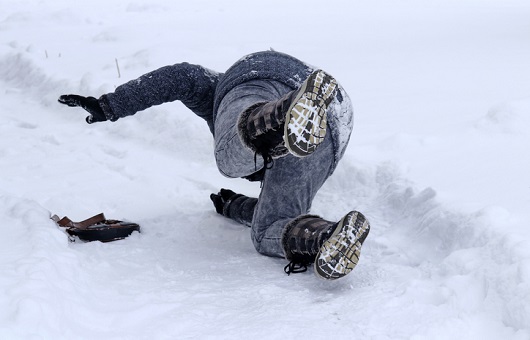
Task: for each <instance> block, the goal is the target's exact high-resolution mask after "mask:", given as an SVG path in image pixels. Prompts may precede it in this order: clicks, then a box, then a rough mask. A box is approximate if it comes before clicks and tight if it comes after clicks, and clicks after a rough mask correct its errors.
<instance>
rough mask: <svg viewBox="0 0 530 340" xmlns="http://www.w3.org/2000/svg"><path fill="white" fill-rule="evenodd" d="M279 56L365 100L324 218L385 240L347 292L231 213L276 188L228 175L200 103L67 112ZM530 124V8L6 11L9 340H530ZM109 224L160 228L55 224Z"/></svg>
mask: <svg viewBox="0 0 530 340" xmlns="http://www.w3.org/2000/svg"><path fill="white" fill-rule="evenodd" d="M270 47H272V48H274V49H275V50H278V51H282V52H286V53H289V54H292V55H294V56H296V57H298V58H299V59H302V60H304V61H306V62H308V63H311V64H313V65H316V66H319V67H321V68H323V69H325V70H327V71H328V72H329V73H331V74H333V75H334V76H335V77H336V78H337V79H338V80H339V81H340V82H341V83H342V84H343V86H344V87H345V88H346V89H347V91H348V92H349V94H350V96H351V98H352V101H353V104H354V109H355V127H354V132H353V134H352V138H351V140H350V145H349V147H348V150H347V152H346V155H345V157H344V158H343V160H342V162H341V164H340V166H339V167H338V169H337V171H336V173H335V174H334V175H333V176H332V177H331V178H330V179H329V180H328V182H327V183H326V185H325V186H324V187H323V188H322V189H321V191H320V192H319V194H318V195H317V198H316V200H315V202H314V206H313V210H312V213H315V214H320V215H322V216H323V217H325V218H327V219H330V220H337V219H339V218H340V217H342V216H343V215H344V214H345V213H346V212H348V211H349V210H351V209H357V210H360V211H362V212H364V213H365V214H366V216H367V217H368V218H369V220H370V222H371V225H372V229H371V233H370V236H369V237H368V239H367V241H366V243H365V246H364V247H363V253H362V256H361V261H360V262H359V265H358V267H357V268H356V269H355V271H354V272H352V274H350V275H349V276H348V277H346V278H344V279H343V280H339V281H338V282H324V281H322V280H319V279H317V278H316V277H315V276H314V275H313V273H312V272H308V273H304V274H297V275H291V276H287V275H286V274H284V272H283V266H284V265H285V264H286V261H285V260H283V259H276V258H268V257H264V256H261V255H259V254H258V253H257V252H256V251H255V250H254V248H253V246H252V243H251V241H250V236H249V230H248V229H247V228H246V227H243V226H240V225H237V224H235V223H233V222H231V221H229V220H227V219H225V218H223V217H221V216H219V215H217V214H216V213H215V211H214V209H213V205H212V203H211V202H210V199H209V194H210V193H212V192H217V191H218V190H219V189H220V188H221V187H226V188H231V189H233V190H235V191H238V192H242V193H244V194H247V195H252V196H255V195H257V194H258V193H259V184H257V183H249V182H246V181H244V180H240V179H227V178H224V177H222V176H221V175H220V174H218V172H217V169H216V166H215V162H214V158H213V147H212V144H213V142H212V137H211V136H210V134H209V130H208V128H207V126H206V124H205V123H204V122H203V121H202V120H201V119H200V118H197V117H195V116H194V115H193V113H191V112H190V111H188V110H187V109H186V108H185V107H184V106H183V105H182V104H180V103H170V104H165V105H162V106H158V107H154V108H151V109H149V110H146V111H144V112H140V113H138V114H136V115H135V116H133V117H128V118H125V119H122V120H119V121H118V122H116V123H98V124H94V125H88V124H86V123H85V122H84V118H85V116H86V114H85V112H84V111H83V110H82V109H79V108H68V107H66V106H63V105H61V104H59V103H57V98H58V97H59V96H60V95H61V94H67V93H76V94H82V95H92V96H95V97H98V96H100V95H101V94H103V93H106V92H109V91H112V90H113V89H114V88H115V87H116V86H118V85H120V84H122V83H124V82H126V81H128V80H131V79H135V78H136V77H138V76H140V75H141V74H143V73H146V72H148V71H151V70H153V69H156V68H158V67H161V66H165V65H168V64H174V63H178V62H183V61H187V62H190V63H195V64H201V65H204V66H206V67H209V68H211V69H214V70H217V71H221V72H222V71H225V70H226V69H227V68H228V67H229V66H230V65H232V63H234V62H235V61H236V60H237V59H239V58H240V57H242V56H243V55H245V54H248V53H251V52H255V51H259V50H265V49H269V48H270ZM117 66H119V70H120V76H121V77H118V69H117ZM529 128H530V3H529V2H528V1H527V0H520V1H517V0H498V1H493V0H483V1H479V0H475V1H473V0H466V1H456V0H444V1H441V0H433V1H419V0H400V1H391V0H385V1H383V0H375V1H357V0H354V1H339V0H329V1H313V0H311V1H280V0H274V1H266V2H255V1H244V0H233V1H204V0H199V1H163V0H127V1H102V0H91V1H73V0H68V1H66V0H54V1H37V0H20V1H9V0H0V231H1V233H0V270H1V271H0V274H1V275H0V338H1V339H41V338H42V339H192V338H197V339H234V338H245V339H324V338H327V339H329V338H340V339H521V340H523V339H530V230H529V225H528V221H529V218H530V212H529V209H530V179H529V175H530V157H529V150H530V149H529V148H530V132H529ZM99 212H104V213H105V214H106V216H107V217H108V218H114V219H126V220H131V221H135V222H138V223H139V224H140V225H141V227H142V232H141V233H135V234H133V235H132V236H130V237H129V238H127V239H125V240H121V241H117V242H113V243H107V244H103V243H100V242H92V243H78V242H77V243H69V242H68V239H67V236H66V234H65V233H64V231H62V230H60V229H59V228H58V227H57V226H56V225H55V224H54V222H52V221H51V220H50V219H49V217H50V215H51V214H58V215H60V216H64V215H67V216H69V217H70V218H72V219H73V220H82V219H85V218H87V217H90V216H92V215H94V214H96V213H99Z"/></svg>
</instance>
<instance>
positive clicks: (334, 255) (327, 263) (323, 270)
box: [314, 211, 370, 280]
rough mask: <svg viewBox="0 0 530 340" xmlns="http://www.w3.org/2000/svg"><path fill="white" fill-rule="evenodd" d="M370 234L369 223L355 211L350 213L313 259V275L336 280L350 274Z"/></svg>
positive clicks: (340, 222)
mask: <svg viewBox="0 0 530 340" xmlns="http://www.w3.org/2000/svg"><path fill="white" fill-rule="evenodd" d="M369 232H370V223H369V222H368V220H367V219H366V217H365V216H364V215H363V214H361V213H360V212H357V211H351V212H349V213H348V214H347V215H346V216H344V217H343V218H342V219H341V220H340V221H339V223H338V225H337V228H335V230H334V231H333V233H332V234H331V237H330V238H329V239H328V240H327V241H326V242H324V244H323V245H322V247H321V248H320V251H319V252H318V254H317V256H316V258H315V264H314V266H315V274H316V275H317V276H318V277H321V278H323V279H326V280H336V279H340V278H341V277H343V276H345V275H347V274H348V273H350V272H351V271H352V270H353V269H354V268H355V266H356V265H357V263H358V262H359V257H360V256H361V246H362V244H363V242H364V240H365V239H366V237H367V236H368V233H369Z"/></svg>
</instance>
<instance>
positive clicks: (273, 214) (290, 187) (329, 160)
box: [214, 80, 336, 257]
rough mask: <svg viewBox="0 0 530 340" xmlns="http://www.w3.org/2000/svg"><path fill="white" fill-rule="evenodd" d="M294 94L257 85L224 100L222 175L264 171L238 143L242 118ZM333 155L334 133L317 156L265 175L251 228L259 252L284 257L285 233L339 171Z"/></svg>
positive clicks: (218, 132) (218, 144) (219, 148)
mask: <svg viewBox="0 0 530 340" xmlns="http://www.w3.org/2000/svg"><path fill="white" fill-rule="evenodd" d="M291 90H292V89H291V88H289V87H288V86H286V85H284V84H282V83H280V82H277V81H272V80H252V81H249V82H246V83H243V84H242V85H239V86H236V87H235V88H234V89H232V90H231V91H230V92H229V93H228V94H227V95H226V96H225V97H224V98H223V100H222V101H221V103H220V105H219V109H218V111H217V116H216V118H215V125H214V127H215V133H214V139H215V159H216V162H217V167H218V168H219V171H220V172H221V173H222V174H223V175H225V176H227V177H233V178H236V177H243V176H248V175H250V174H252V173H254V172H255V171H256V170H259V169H260V168H261V167H262V166H263V160H262V158H261V156H259V155H258V156H257V158H255V155H254V152H253V151H251V150H250V149H249V148H248V147H246V146H245V145H244V144H243V143H242V142H241V140H240V138H239V135H238V131H237V129H238V127H237V122H238V118H239V115H240V114H241V113H242V112H243V111H244V110H245V109H246V108H248V107H249V106H251V105H252V104H255V103H257V102H263V101H272V100H277V99H279V98H280V97H282V96H283V95H284V94H286V93H287V92H289V91H291ZM334 154H335V150H334V149H333V143H332V141H331V133H327V134H326V138H325V140H324V142H323V143H322V144H321V145H320V146H319V148H318V149H317V150H316V151H315V152H314V153H313V154H312V155H310V156H308V157H305V158H298V157H295V156H292V155H290V154H289V155H287V156H285V157H282V158H279V159H275V160H274V162H273V164H272V167H271V168H270V169H267V170H266V171H265V176H264V179H263V182H262V190H261V193H260V195H259V198H258V202H257V204H256V206H255V209H254V214H253V219H252V223H251V238H252V242H253V243H254V246H255V248H256V250H257V251H258V252H259V253H261V254H263V255H268V256H277V257H284V251H283V249H282V245H281V238H282V232H283V229H284V227H285V225H286V224H287V223H288V222H290V221H291V220H293V219H294V218H296V217H298V216H300V215H304V214H307V213H308V212H309V209H310V208H311V203H312V201H313V198H314V197H315V195H316V193H317V191H318V190H319V189H320V187H321V186H322V185H323V184H324V182H325V181H326V179H327V178H328V177H329V176H330V175H331V173H332V172H333V169H334V168H335V165H336V164H334V161H335V160H334ZM255 160H256V161H257V162H256V163H255ZM269 166H270V165H269Z"/></svg>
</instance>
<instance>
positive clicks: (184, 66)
mask: <svg viewBox="0 0 530 340" xmlns="http://www.w3.org/2000/svg"><path fill="white" fill-rule="evenodd" d="M219 75H220V74H219V73H217V72H215V71H212V70H209V69H207V68H205V67H202V66H200V65H193V64H188V63H180V64H175V65H172V66H165V67H161V68H159V69H157V70H155V71H152V72H149V73H147V74H144V75H143V76H141V77H140V78H138V79H135V80H131V81H129V82H127V83H125V84H123V85H120V86H118V87H117V88H116V90H115V91H114V92H112V93H107V94H104V95H103V96H101V97H100V98H99V104H100V106H101V108H102V109H103V112H104V113H105V115H106V117H107V119H108V120H110V121H116V120H118V119H119V118H122V117H126V116H130V115H133V114H135V113H136V112H138V111H142V110H145V109H147V108H149V107H151V106H154V105H159V104H162V103H167V102H172V101H175V100H180V101H181V102H182V103H183V104H184V105H186V106H187V107H188V108H189V109H190V110H192V111H193V112H194V113H195V114H197V115H198V116H200V117H202V118H204V119H205V120H206V121H207V122H208V125H210V127H211V124H212V120H213V102H214V95H215V89H216V87H217V82H218V79H219Z"/></svg>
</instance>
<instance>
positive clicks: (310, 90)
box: [284, 70, 337, 157]
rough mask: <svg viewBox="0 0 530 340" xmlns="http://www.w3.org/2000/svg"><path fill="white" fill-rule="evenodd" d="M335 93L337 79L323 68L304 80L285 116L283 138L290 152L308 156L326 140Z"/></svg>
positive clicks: (299, 155)
mask: <svg viewBox="0 0 530 340" xmlns="http://www.w3.org/2000/svg"><path fill="white" fill-rule="evenodd" d="M336 92H337V81H336V80H335V79H334V78H333V77H332V76H330V75H329V74H327V73H325V72H324V71H322V70H318V71H315V72H313V73H311V75H309V77H308V78H307V79H306V80H305V81H304V83H303V84H302V86H301V87H300V89H299V91H298V94H297V95H296V97H295V99H294V100H293V103H292V104H291V106H290V107H289V110H287V114H286V117H285V128H284V141H285V146H286V147H287V149H288V150H289V152H290V153H291V154H293V155H295V156H297V157H306V156H309V155H310V154H312V153H313V152H315V150H316V148H317V147H318V146H319V145H320V143H322V142H323V141H324V137H325V136H326V128H327V117H326V111H327V109H328V106H329V104H330V103H331V101H333V99H334V98H335V93H336Z"/></svg>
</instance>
